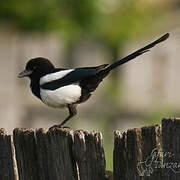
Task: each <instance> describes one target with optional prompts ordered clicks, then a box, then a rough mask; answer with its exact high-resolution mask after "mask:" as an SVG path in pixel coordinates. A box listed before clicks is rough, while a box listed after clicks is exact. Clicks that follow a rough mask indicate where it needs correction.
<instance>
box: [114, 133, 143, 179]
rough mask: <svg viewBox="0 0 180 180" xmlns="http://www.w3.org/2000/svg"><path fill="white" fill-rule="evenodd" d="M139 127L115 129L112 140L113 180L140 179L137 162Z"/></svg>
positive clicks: (139, 153)
mask: <svg viewBox="0 0 180 180" xmlns="http://www.w3.org/2000/svg"><path fill="white" fill-rule="evenodd" d="M140 142H141V129H132V130H128V131H127V132H124V133H123V134H122V133H120V132H119V131H115V141H114V153H113V159H114V170H113V172H114V176H113V178H114V180H126V179H128V180H129V179H133V180H135V179H140V176H139V175H138V172H137V164H138V162H139V161H140V160H141V159H142V155H141V143H140Z"/></svg>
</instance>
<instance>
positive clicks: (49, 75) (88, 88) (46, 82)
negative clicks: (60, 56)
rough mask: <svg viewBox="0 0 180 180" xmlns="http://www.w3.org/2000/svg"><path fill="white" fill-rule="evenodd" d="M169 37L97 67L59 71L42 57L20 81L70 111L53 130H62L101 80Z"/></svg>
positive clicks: (28, 65)
mask: <svg viewBox="0 0 180 180" xmlns="http://www.w3.org/2000/svg"><path fill="white" fill-rule="evenodd" d="M168 37H169V33H166V34H165V35H163V36H162V37H160V38H159V39H157V40H155V41H153V42H152V43H150V44H148V45H146V46H145V47H143V48H140V49H139V50H137V51H135V52H133V53H131V54H129V55H128V56H126V57H124V58H122V59H120V60H118V61H116V62H114V63H112V64H110V65H109V64H102V65H99V66H94V67H78V68H69V69H67V68H56V67H55V66H54V65H53V64H52V63H51V61H50V60H48V59H46V58H43V57H36V58H33V59H30V60H29V61H28V62H27V63H26V67H25V70H24V71H22V72H21V73H19V75H18V77H19V78H23V77H29V78H30V88H31V91H32V93H33V94H34V95H35V96H36V97H37V98H39V99H40V100H41V101H42V102H43V103H44V104H46V105H48V106H50V107H53V108H68V110H69V115H68V116H67V117H66V118H65V119H64V120H63V121H62V122H61V123H60V124H57V125H54V126H52V127H50V128H49V129H50V130H52V129H54V128H58V127H63V126H64V124H65V123H67V121H69V120H70V119H71V118H72V117H73V116H75V115H76V114H77V105H79V104H81V103H84V102H85V101H87V100H88V99H89V98H90V97H91V95H92V92H94V91H95V90H96V88H97V87H98V85H99V84H100V83H101V82H102V80H103V79H104V78H105V77H106V76H107V75H109V73H110V72H111V71H112V70H113V69H115V68H117V67H118V66H121V65H122V64H124V63H127V62H128V61H131V60H133V59H134V58H136V57H138V56H140V55H142V54H144V53H146V52H148V51H149V50H150V49H151V48H152V47H154V46H155V45H157V44H159V43H161V42H163V41H165V40H166V39H168Z"/></svg>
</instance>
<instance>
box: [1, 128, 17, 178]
mask: <svg viewBox="0 0 180 180" xmlns="http://www.w3.org/2000/svg"><path fill="white" fill-rule="evenodd" d="M13 151H14V146H13V143H12V137H11V135H6V133H5V130H4V129H0V179H1V180H18V174H17V169H16V168H17V167H16V165H15V164H16V163H15V162H13V161H14V158H13V154H14V152H13Z"/></svg>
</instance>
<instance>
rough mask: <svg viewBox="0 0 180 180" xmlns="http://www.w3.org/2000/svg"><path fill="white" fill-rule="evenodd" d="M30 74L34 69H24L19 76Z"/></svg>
mask: <svg viewBox="0 0 180 180" xmlns="http://www.w3.org/2000/svg"><path fill="white" fill-rule="evenodd" d="M30 74H32V71H31V70H24V71H22V72H21V73H19V75H18V78H23V77H27V76H29V75H30Z"/></svg>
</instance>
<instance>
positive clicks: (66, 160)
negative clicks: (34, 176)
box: [36, 128, 78, 180]
mask: <svg viewBox="0 0 180 180" xmlns="http://www.w3.org/2000/svg"><path fill="white" fill-rule="evenodd" d="M36 140H37V153H38V162H39V168H40V169H39V170H40V174H41V178H40V179H42V180H52V179H53V180H76V179H78V176H77V167H76V163H75V161H74V159H73V156H72V141H73V132H72V130H70V129H68V128H58V129H55V130H52V131H45V130H44V129H39V130H38V131H37V132H36Z"/></svg>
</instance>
